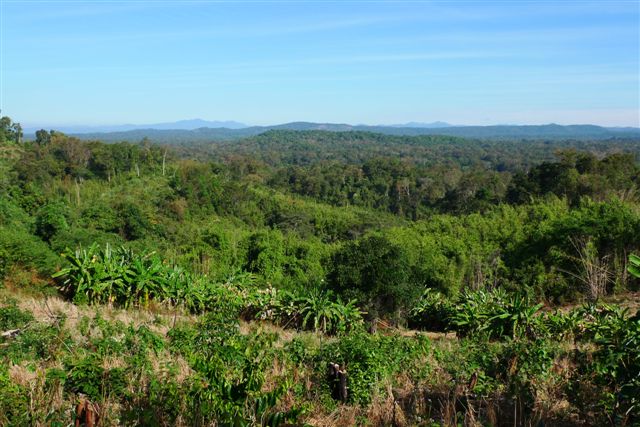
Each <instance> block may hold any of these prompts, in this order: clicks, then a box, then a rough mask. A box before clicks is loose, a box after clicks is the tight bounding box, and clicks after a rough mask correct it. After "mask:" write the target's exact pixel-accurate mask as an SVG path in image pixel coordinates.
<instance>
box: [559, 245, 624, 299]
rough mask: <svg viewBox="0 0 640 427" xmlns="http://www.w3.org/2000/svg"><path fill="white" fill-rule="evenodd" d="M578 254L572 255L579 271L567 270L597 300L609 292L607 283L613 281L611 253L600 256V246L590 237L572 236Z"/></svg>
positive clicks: (589, 295) (591, 297)
mask: <svg viewBox="0 0 640 427" xmlns="http://www.w3.org/2000/svg"><path fill="white" fill-rule="evenodd" d="M569 240H570V241H571V245H572V246H573V247H574V249H575V250H576V253H577V256H571V257H569V258H570V259H572V260H574V261H575V262H576V264H577V266H578V272H577V273H574V272H571V271H566V272H567V273H569V274H570V275H572V276H573V277H575V278H576V279H578V280H579V281H580V282H581V283H582V284H583V286H584V290H585V292H586V294H587V295H588V297H589V299H591V300H594V301H595V300H597V299H598V298H600V297H602V296H604V295H605V294H606V292H607V285H608V284H609V283H611V281H612V277H613V275H612V272H611V270H610V263H609V258H610V256H609V255H605V256H602V257H601V256H600V254H598V248H597V247H596V245H595V244H594V243H593V240H591V238H590V237H572V238H570V239H569Z"/></svg>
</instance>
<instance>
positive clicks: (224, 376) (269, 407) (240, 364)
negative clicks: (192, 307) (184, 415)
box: [172, 310, 302, 427]
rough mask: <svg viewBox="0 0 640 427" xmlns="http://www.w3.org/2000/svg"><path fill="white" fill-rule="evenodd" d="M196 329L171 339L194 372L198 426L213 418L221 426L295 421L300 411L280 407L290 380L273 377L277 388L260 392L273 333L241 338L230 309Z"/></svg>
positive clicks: (174, 334) (207, 317)
mask: <svg viewBox="0 0 640 427" xmlns="http://www.w3.org/2000/svg"><path fill="white" fill-rule="evenodd" d="M234 314H235V315H234ZM197 330H198V332H196V333H195V334H194V333H193V329H191V330H187V331H182V333H181V332H180V331H179V330H178V331H174V332H172V340H173V344H174V346H176V347H178V348H180V349H181V351H182V352H183V354H185V356H187V358H188V360H189V361H190V364H191V365H192V367H193V368H194V369H195V371H196V372H197V376H198V379H197V380H196V381H195V382H194V386H193V388H192V390H191V392H190V395H191V398H192V402H193V403H192V405H193V408H194V410H195V413H196V414H200V415H199V417H198V418H199V420H200V421H201V422H202V423H205V422H206V420H210V419H215V420H216V422H217V423H218V425H221V426H233V427H244V426H278V425H280V424H282V423H283V422H295V421H296V420H297V418H298V416H299V415H300V414H301V412H302V411H301V409H299V408H296V407H293V408H290V409H288V410H282V409H278V405H279V403H280V401H281V400H282V398H283V397H284V396H285V395H286V394H287V393H288V391H289V389H290V388H291V386H292V382H291V379H289V378H277V379H275V380H276V381H277V384H276V385H275V386H273V387H271V389H270V390H268V391H265V390H264V386H265V381H266V374H265V372H267V368H268V367H269V365H270V364H272V363H273V348H272V347H273V343H274V341H275V338H276V337H275V336H274V335H273V334H267V333H261V332H260V331H258V332H256V333H253V334H251V335H249V336H245V335H241V334H240V333H239V325H238V321H237V313H234V312H233V311H229V310H226V311H225V310H221V311H219V312H213V313H209V314H207V315H205V317H204V318H203V319H202V321H201V322H200V323H199V325H197ZM185 332H186V333H185ZM270 380H271V381H273V380H274V378H270ZM196 421H197V420H196Z"/></svg>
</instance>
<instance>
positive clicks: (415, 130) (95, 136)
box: [25, 119, 640, 143]
mask: <svg viewBox="0 0 640 427" xmlns="http://www.w3.org/2000/svg"><path fill="white" fill-rule="evenodd" d="M99 129H100V130H98V128H95V127H94V128H91V127H84V128H77V127H74V128H65V127H61V128H59V129H56V130H59V131H61V132H65V133H68V134H71V135H75V136H77V137H79V138H81V139H86V140H102V141H107V142H113V141H132V142H137V141H140V140H141V139H142V138H145V137H146V138H149V139H151V140H152V141H154V142H159V143H188V142H206V141H223V140H233V139H240V138H245V137H249V136H254V135H258V134H260V133H263V132H266V131H269V130H296V131H312V130H322V131H332V132H347V131H365V132H373V133H381V134H386V135H406V136H416V135H448V136H459V137H465V138H478V139H597V140H602V139H610V138H640V128H634V127H625V128H615V127H602V126H596V125H557V124H548V125H496V126H453V125H450V124H448V123H445V122H433V123H416V122H409V123H405V124H398V125H383V126H370V125H349V124H344V123H312V122H292V123H285V124H280V125H274V126H246V125H244V124H242V123H238V122H233V121H226V122H218V121H206V120H201V119H195V120H182V121H179V122H173V123H158V124H155V125H122V126H112V127H101V128H99ZM30 130H31V132H29V131H30ZM34 132H35V130H33V129H26V130H25V134H26V136H27V137H29V136H30V134H31V135H32V134H33V133H34Z"/></svg>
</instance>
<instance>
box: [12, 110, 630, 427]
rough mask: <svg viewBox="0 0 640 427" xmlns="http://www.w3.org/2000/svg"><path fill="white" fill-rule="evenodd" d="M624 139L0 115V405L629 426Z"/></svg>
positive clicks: (234, 418) (300, 420)
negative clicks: (98, 135) (130, 123)
mask: <svg viewBox="0 0 640 427" xmlns="http://www.w3.org/2000/svg"><path fill="white" fill-rule="evenodd" d="M639 154H640V140H638V139H632V138H614V139H607V140H562V139H554V140H544V139H526V140H500V141H497V140H496V141H492V140H480V139H472V138H460V137H454V136H398V135H382V134H376V133H369V132H363V131H349V132H329V131H291V130H269V131H266V132H264V133H261V134H259V135H254V136H249V137H247V138H244V139H238V140H233V141H229V140H226V141H208V142H203V141H197V142H194V143H191V144H190V143H187V142H181V143H179V144H173V145H172V144H168V143H164V142H163V143H157V142H154V141H152V140H149V139H146V138H145V139H142V140H139V141H132V142H118V143H103V142H100V141H83V140H80V139H78V138H76V137H72V136H67V135H65V134H62V133H60V132H55V131H45V130H41V131H38V132H36V134H35V136H34V138H24V137H23V135H22V131H21V128H20V125H19V124H18V123H16V122H14V121H13V120H12V119H11V118H8V117H3V118H2V119H1V120H0V280H1V286H0V425H7V426H68V425H76V426H80V425H86V426H115V425H145V426H233V427H240V426H303V425H310V426H321V427H332V426H336V427H337V426H351V425H363V426H413V425H418V426H633V425H640V314H638V307H639V306H640V299H639V297H640V293H639V287H640V278H639V277H640V257H638V255H640V188H639V187H640V163H639V162H638V156H639Z"/></svg>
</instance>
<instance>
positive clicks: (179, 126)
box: [24, 119, 248, 134]
mask: <svg viewBox="0 0 640 427" xmlns="http://www.w3.org/2000/svg"><path fill="white" fill-rule="evenodd" d="M246 127H248V126H247V125H245V124H244V123H239V122H234V121H230V120H229V121H208V120H202V119H191V120H179V121H177V122H168V123H154V124H147V125H133V124H126V125H104V126H73V125H70V126H54V129H55V130H57V131H60V132H64V133H67V134H80V133H106V132H128V131H132V130H148V129H156V130H194V129H199V128H213V129H216V128H226V129H242V128H246ZM41 128H42V127H34V126H29V127H26V128H25V129H24V132H25V133H28V134H31V133H35V132H36V131H37V130H39V129H41ZM45 129H49V127H48V126H46V127H45Z"/></svg>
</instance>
